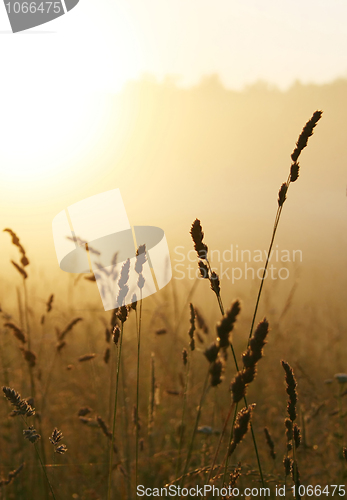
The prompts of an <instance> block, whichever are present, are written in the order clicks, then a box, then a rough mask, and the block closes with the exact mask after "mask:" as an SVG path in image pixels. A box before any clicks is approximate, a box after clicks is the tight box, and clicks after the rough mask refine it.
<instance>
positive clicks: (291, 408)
mask: <svg viewBox="0 0 347 500" xmlns="http://www.w3.org/2000/svg"><path fill="white" fill-rule="evenodd" d="M281 363H282V366H283V369H284V371H285V374H286V375H285V378H286V392H287V394H288V396H289V399H288V405H287V412H288V415H289V418H290V420H291V421H292V422H294V420H295V419H296V403H297V402H298V393H297V390H296V380H295V377H294V372H293V369H292V367H291V366H290V365H289V364H288V363H287V362H286V361H284V360H282V362H281Z"/></svg>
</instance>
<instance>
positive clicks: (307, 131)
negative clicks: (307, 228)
mask: <svg viewBox="0 0 347 500" xmlns="http://www.w3.org/2000/svg"><path fill="white" fill-rule="evenodd" d="M321 116H322V111H315V112H314V113H313V115H312V117H311V119H310V120H309V121H308V122H307V123H306V125H305V126H304V128H303V130H302V132H301V134H300V136H299V139H298V141H297V143H296V148H295V149H294V151H293V153H292V155H291V159H292V161H293V163H292V165H291V168H290V171H289V175H288V178H287V181H286V182H285V183H284V184H282V186H281V188H280V190H279V197H278V207H277V211H276V216H275V222H274V226H273V229H272V235H271V240H270V245H269V249H268V252H267V257H266V262H265V266H264V271H263V274H262V277H261V281H260V286H259V290H258V295H257V299H256V303H255V308H254V313H253V317H252V322H251V328H250V332H249V336H248V338H249V339H250V338H251V337H252V334H253V328H254V324H255V320H256V316H257V312H258V307H259V302H260V297H261V293H262V290H263V286H264V279H265V276H266V272H267V268H268V264H269V261H270V256H271V250H272V247H273V244H274V241H275V236H276V232H277V228H278V224H279V221H280V218H281V214H282V210H283V205H284V202H285V200H286V197H287V193H288V189H289V186H290V184H291V183H292V182H295V181H296V180H297V179H298V177H299V163H297V160H298V158H299V156H300V153H301V151H302V150H303V149H304V148H305V147H306V146H307V141H308V138H309V137H310V136H311V135H312V134H313V129H314V127H315V126H316V125H317V122H318V120H320V118H321Z"/></svg>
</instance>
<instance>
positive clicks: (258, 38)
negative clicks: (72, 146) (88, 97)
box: [0, 0, 347, 96]
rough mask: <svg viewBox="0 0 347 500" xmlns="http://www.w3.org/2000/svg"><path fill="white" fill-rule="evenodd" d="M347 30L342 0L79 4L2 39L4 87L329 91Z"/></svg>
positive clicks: (84, 0)
mask: <svg viewBox="0 0 347 500" xmlns="http://www.w3.org/2000/svg"><path fill="white" fill-rule="evenodd" d="M346 25H347V3H346V2H345V1H344V0H329V2H327V1H326V0H324V1H323V0H306V1H302V0H301V1H299V0H290V1H289V0H287V1H284V0H261V1H260V0H213V1H212V0H118V1H117V0H97V1H96V0H80V3H79V4H78V5H77V6H76V7H75V8H74V9H73V10H72V11H70V12H69V13H68V14H67V15H66V16H63V17H61V18H59V19H56V20H54V21H52V22H51V23H49V24H46V25H44V26H41V27H38V28H37V29H34V30H31V33H30V34H29V31H28V32H26V34H24V33H22V34H16V35H10V34H7V35H6V36H5V35H4V34H0V44H1V58H2V68H3V75H2V83H1V86H2V87H3V89H6V91H7V90H8V91H10V92H23V91H25V92H29V91H31V92H38V93H40V92H46V93H48V94H50V95H51V96H53V91H54V93H57V92H58V93H61V92H64V89H65V90H67V89H69V90H70V91H71V89H72V88H77V89H82V88H83V89H84V90H86V91H90V90H91V91H93V90H108V91H117V90H119V89H120V88H121V86H122V85H123V84H124V82H125V81H126V80H127V79H129V78H137V77H139V76H140V75H142V74H143V73H150V74H153V75H155V76H156V77H157V78H158V79H162V78H164V77H165V75H175V76H177V77H178V78H180V80H179V82H180V84H182V85H191V84H194V83H196V82H197V81H199V79H200V78H201V77H202V76H203V75H206V74H211V73H218V74H219V75H220V77H221V79H222V81H223V83H224V84H225V85H226V86H227V87H229V88H233V89H240V88H242V87H243V86H244V85H245V84H249V83H253V82H254V81H256V80H258V79H262V80H266V81H269V82H270V83H272V84H275V85H278V86H280V87H281V88H286V87H288V86H290V84H291V83H292V82H293V81H295V80H297V79H299V80H301V81H302V82H305V83H306V82H319V83H322V82H327V81H331V80H332V79H334V78H336V77H340V76H347V62H346V51H347V30H346ZM9 29H10V26H9V22H8V20H7V17H6V11H5V7H4V6H3V7H2V8H1V9H0V31H2V32H4V31H6V30H9ZM33 32H36V33H37V32H41V34H39V35H38V34H35V33H33ZM42 32H46V33H42ZM47 32H49V33H47ZM24 88H25V90H24Z"/></svg>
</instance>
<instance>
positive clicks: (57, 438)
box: [49, 427, 63, 446]
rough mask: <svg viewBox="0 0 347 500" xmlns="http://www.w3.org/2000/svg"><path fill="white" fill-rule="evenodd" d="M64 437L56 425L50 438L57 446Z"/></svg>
mask: <svg viewBox="0 0 347 500" xmlns="http://www.w3.org/2000/svg"><path fill="white" fill-rule="evenodd" d="M62 439H63V433H62V432H61V431H60V430H59V429H57V427H55V428H54V429H53V432H52V435H51V437H50V438H49V440H50V442H51V443H52V444H53V445H54V446H55V445H57V444H58V443H59V442H60V441H61V440H62Z"/></svg>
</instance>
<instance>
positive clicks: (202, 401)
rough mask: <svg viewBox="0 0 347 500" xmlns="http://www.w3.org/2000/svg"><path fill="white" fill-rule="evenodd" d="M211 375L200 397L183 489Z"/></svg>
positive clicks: (182, 478) (183, 477)
mask: <svg viewBox="0 0 347 500" xmlns="http://www.w3.org/2000/svg"><path fill="white" fill-rule="evenodd" d="M209 374H210V371H209V370H207V374H206V378H205V382H204V387H203V389H202V393H201V397H200V403H199V407H198V412H197V414H196V419H195V424H194V430H193V434H192V438H191V440H190V445H189V450H188V454H187V458H186V463H185V466H184V470H183V474H182V477H181V481H180V487H181V488H182V487H183V483H184V479H185V475H186V473H187V471H188V467H189V462H190V459H191V456H192V451H193V446H194V439H195V434H196V431H197V429H198V425H199V420H200V415H201V408H202V405H203V403H204V400H205V396H206V394H207V390H208V385H207V384H208V377H209Z"/></svg>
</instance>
